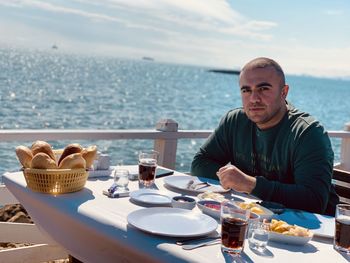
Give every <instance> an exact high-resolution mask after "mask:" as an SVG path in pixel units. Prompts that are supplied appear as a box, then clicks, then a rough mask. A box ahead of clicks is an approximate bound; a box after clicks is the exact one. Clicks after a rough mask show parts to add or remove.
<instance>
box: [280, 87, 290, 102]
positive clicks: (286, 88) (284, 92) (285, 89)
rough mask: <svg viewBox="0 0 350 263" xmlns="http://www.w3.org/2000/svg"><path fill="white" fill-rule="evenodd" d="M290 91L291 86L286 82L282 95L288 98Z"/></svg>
mask: <svg viewBox="0 0 350 263" xmlns="http://www.w3.org/2000/svg"><path fill="white" fill-rule="evenodd" d="M288 91H289V86H288V85H287V84H286V85H284V86H283V88H282V93H281V94H282V97H283V98H284V99H286V98H287V95H288Z"/></svg>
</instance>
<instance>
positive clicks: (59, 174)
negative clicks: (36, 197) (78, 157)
mask: <svg viewBox="0 0 350 263" xmlns="http://www.w3.org/2000/svg"><path fill="white" fill-rule="evenodd" d="M23 174H24V177H25V179H26V182H27V186H28V187H29V188H30V189H32V190H33V191H35V192H40V193H46V194H64V193H71V192H76V191H79V190H81V189H83V188H84V186H85V183H86V180H87V178H88V175H89V174H88V172H87V171H86V170H85V169H31V168H26V169H24V170H23Z"/></svg>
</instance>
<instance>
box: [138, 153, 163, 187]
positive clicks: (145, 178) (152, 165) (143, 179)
mask: <svg viewBox="0 0 350 263" xmlns="http://www.w3.org/2000/svg"><path fill="white" fill-rule="evenodd" d="M158 156H159V153H158V152H157V151H154V150H147V151H141V152H140V153H139V182H140V184H141V185H142V186H144V187H145V188H149V187H150V186H151V185H152V184H153V183H154V179H155V176H156V168H157V162H158Z"/></svg>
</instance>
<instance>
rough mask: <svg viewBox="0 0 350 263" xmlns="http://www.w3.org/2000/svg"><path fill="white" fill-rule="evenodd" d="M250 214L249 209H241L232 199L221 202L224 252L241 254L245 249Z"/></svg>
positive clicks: (222, 246)
mask: <svg viewBox="0 0 350 263" xmlns="http://www.w3.org/2000/svg"><path fill="white" fill-rule="evenodd" d="M249 216H250V210H249V209H246V210H244V209H241V208H240V207H237V206H236V205H235V204H234V203H233V202H232V201H223V202H222V203H221V214H220V220H221V249H222V251H223V252H225V253H229V254H240V253H241V252H242V251H243V248H244V241H245V237H246V234H247V229H248V223H249Z"/></svg>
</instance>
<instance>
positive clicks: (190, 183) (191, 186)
mask: <svg viewBox="0 0 350 263" xmlns="http://www.w3.org/2000/svg"><path fill="white" fill-rule="evenodd" d="M202 184H203V185H204V186H202V187H207V186H210V184H209V183H208V182H198V183H194V180H190V181H188V183H187V186H186V188H187V189H191V190H198V189H196V188H197V186H200V185H202ZM202 187H201V188H202Z"/></svg>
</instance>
